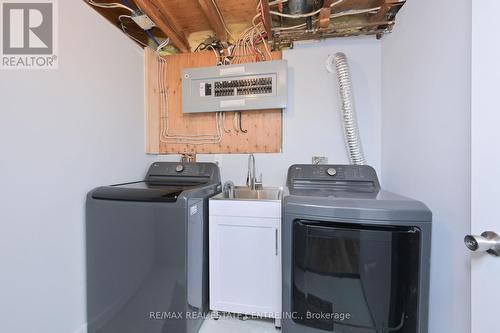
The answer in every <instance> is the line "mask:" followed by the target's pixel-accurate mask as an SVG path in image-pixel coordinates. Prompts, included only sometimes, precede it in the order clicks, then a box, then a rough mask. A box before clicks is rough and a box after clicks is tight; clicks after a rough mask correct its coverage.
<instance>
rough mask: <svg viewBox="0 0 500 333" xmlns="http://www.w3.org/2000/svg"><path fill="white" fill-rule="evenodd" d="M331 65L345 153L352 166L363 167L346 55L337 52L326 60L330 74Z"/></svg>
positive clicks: (362, 155) (363, 161)
mask: <svg viewBox="0 0 500 333" xmlns="http://www.w3.org/2000/svg"><path fill="white" fill-rule="evenodd" d="M333 64H335V69H336V72H337V78H338V81H339V90H340V98H341V100H342V106H341V110H340V111H341V113H342V120H343V121H342V124H343V127H344V136H345V141H346V148H347V152H348V154H349V158H350V160H351V163H352V164H354V165H364V164H366V161H365V156H364V154H363V149H362V148H361V139H360V137H359V130H358V122H357V120H356V111H355V110H354V101H353V97H352V85H351V74H350V72H349V64H348V63H347V57H346V55H345V54H344V53H341V52H339V53H335V55H333V56H330V57H329V58H328V63H327V68H328V70H329V71H330V72H333V68H332V65H333Z"/></svg>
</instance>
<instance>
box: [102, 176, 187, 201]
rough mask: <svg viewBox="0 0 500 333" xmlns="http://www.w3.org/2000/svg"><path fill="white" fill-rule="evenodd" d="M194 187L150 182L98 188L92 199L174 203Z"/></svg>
mask: <svg viewBox="0 0 500 333" xmlns="http://www.w3.org/2000/svg"><path fill="white" fill-rule="evenodd" d="M195 187H196V186H193V185H189V186H171V185H166V184H161V183H152V182H145V181H143V182H133V183H126V184H119V185H112V186H102V187H98V188H97V189H95V190H94V191H93V192H92V198H94V199H102V200H119V201H147V202H176V201H177V198H178V197H179V195H180V194H181V193H182V192H183V191H184V190H188V189H192V188H195Z"/></svg>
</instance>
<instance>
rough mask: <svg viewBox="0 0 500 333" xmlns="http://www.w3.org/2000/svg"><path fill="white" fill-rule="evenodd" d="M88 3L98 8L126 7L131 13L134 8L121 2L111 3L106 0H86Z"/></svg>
mask: <svg viewBox="0 0 500 333" xmlns="http://www.w3.org/2000/svg"><path fill="white" fill-rule="evenodd" d="M86 1H87V3H88V4H90V5H92V6H95V7H99V8H108V9H109V8H121V9H126V10H128V11H129V12H131V13H133V12H134V10H133V9H132V8H130V7H127V6H125V5H123V4H121V3H116V2H113V3H108V2H95V1H94V0H86Z"/></svg>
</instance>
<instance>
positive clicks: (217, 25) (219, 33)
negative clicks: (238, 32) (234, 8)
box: [198, 0, 227, 41]
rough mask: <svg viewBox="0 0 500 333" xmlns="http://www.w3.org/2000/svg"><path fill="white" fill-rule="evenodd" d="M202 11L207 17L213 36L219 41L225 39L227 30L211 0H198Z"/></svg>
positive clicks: (215, 5)
mask: <svg viewBox="0 0 500 333" xmlns="http://www.w3.org/2000/svg"><path fill="white" fill-rule="evenodd" d="M198 2H199V4H200V6H201V9H202V10H203V13H204V14H205V16H206V17H207V20H208V22H209V23H210V26H211V27H212V30H213V31H214V32H215V36H216V37H217V38H218V39H220V40H221V41H226V40H227V32H226V28H225V26H224V21H223V20H224V18H223V17H222V14H221V12H220V10H219V8H218V7H217V4H216V3H215V2H214V1H213V0H198Z"/></svg>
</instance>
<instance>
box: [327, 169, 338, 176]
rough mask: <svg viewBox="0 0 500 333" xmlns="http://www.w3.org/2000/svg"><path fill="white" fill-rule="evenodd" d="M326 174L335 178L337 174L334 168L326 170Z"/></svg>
mask: <svg viewBox="0 0 500 333" xmlns="http://www.w3.org/2000/svg"><path fill="white" fill-rule="evenodd" d="M326 173H327V174H328V175H329V176H332V177H333V176H335V175H336V174H337V170H335V168H328V170H326Z"/></svg>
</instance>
